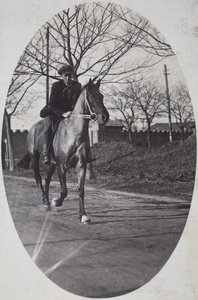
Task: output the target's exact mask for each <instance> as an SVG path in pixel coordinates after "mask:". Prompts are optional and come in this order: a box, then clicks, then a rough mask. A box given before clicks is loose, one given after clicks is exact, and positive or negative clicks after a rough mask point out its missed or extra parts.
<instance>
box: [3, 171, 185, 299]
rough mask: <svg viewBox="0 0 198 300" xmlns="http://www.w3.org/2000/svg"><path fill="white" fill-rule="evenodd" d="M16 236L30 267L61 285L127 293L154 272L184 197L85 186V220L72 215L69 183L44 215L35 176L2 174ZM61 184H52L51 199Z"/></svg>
mask: <svg viewBox="0 0 198 300" xmlns="http://www.w3.org/2000/svg"><path fill="white" fill-rule="evenodd" d="M4 180H5V187H6V193H7V199H8V203H9V206H10V210H11V214H12V218H13V221H14V223H15V226H16V229H17V232H18V234H19V236H20V238H21V241H22V243H23V245H24V247H25V248H26V250H27V252H28V253H29V255H30V256H31V257H32V259H33V260H34V261H35V263H36V265H37V266H38V267H39V268H40V269H41V270H42V271H43V273H45V274H46V276H47V277H49V278H50V279H51V280H52V281H53V282H54V283H56V284H57V285H58V286H60V287H61V288H63V289H65V290H67V291H69V292H71V293H74V294H77V295H80V296H84V297H96V298H100V297H105V298H106V297H112V296H117V295H122V294H125V293H127V292H131V291H133V290H135V289H137V288H139V287H141V286H142V285H144V284H145V283H147V282H148V281H149V280H150V279H152V277H153V276H154V275H156V274H157V273H158V271H159V270H160V269H161V267H162V266H163V265H164V264H165V262H166V261H167V260H168V258H169V257H170V255H171V253H172V252H173V250H174V248H175V246H176V244H177V242H178V240H179V238H180V236H181V233H182V231H183V228H184V226H185V222H186V218H187V215H188V211H189V206H190V203H189V201H185V200H179V199H171V198H167V197H157V196H147V195H137V194H131V193H122V192H115V191H106V190H97V189H94V188H89V187H87V188H86V208H87V214H88V215H89V216H90V217H91V219H92V223H91V225H81V224H80V223H79V220H78V196H77V193H76V189H75V186H74V185H72V184H70V185H69V195H68V198H67V200H65V202H64V206H63V208H61V209H59V210H58V211H56V212H55V211H52V212H48V213H47V212H46V211H45V210H44V209H43V206H42V199H41V193H40V190H39V189H38V188H37V186H36V185H35V182H34V180H32V179H28V178H20V177H12V176H11V177H10V176H5V177H4ZM58 192H59V185H58V184H57V183H53V185H52V187H51V193H50V195H51V198H53V197H55V196H57V193H58Z"/></svg>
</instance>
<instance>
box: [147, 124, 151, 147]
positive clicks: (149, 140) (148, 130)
mask: <svg viewBox="0 0 198 300" xmlns="http://www.w3.org/2000/svg"><path fill="white" fill-rule="evenodd" d="M147 125H148V129H147V143H148V147H151V124H150V122H147Z"/></svg>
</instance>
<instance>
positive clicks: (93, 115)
mask: <svg viewBox="0 0 198 300" xmlns="http://www.w3.org/2000/svg"><path fill="white" fill-rule="evenodd" d="M85 93H86V97H85V103H86V104H87V107H88V110H89V114H75V113H73V112H72V113H71V115H70V116H69V117H72V116H73V117H77V118H81V119H86V120H91V121H96V120H97V115H96V113H94V112H93V111H92V109H91V106H90V104H89V101H88V97H87V91H86V90H85Z"/></svg>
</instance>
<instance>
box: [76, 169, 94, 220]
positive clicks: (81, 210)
mask: <svg viewBox="0 0 198 300" xmlns="http://www.w3.org/2000/svg"><path fill="white" fill-rule="evenodd" d="M86 169H87V165H86V164H83V165H80V166H78V165H77V167H76V172H77V182H78V185H77V188H78V194H79V217H80V221H81V223H84V224H86V223H90V222H91V220H90V219H89V218H88V217H87V215H86V212H85V206H84V196H85V188H84V182H85V175H86Z"/></svg>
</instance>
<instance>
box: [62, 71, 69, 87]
mask: <svg viewBox="0 0 198 300" xmlns="http://www.w3.org/2000/svg"><path fill="white" fill-rule="evenodd" d="M62 78H63V80H64V82H65V84H67V83H68V81H69V75H68V74H65V73H62Z"/></svg>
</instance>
